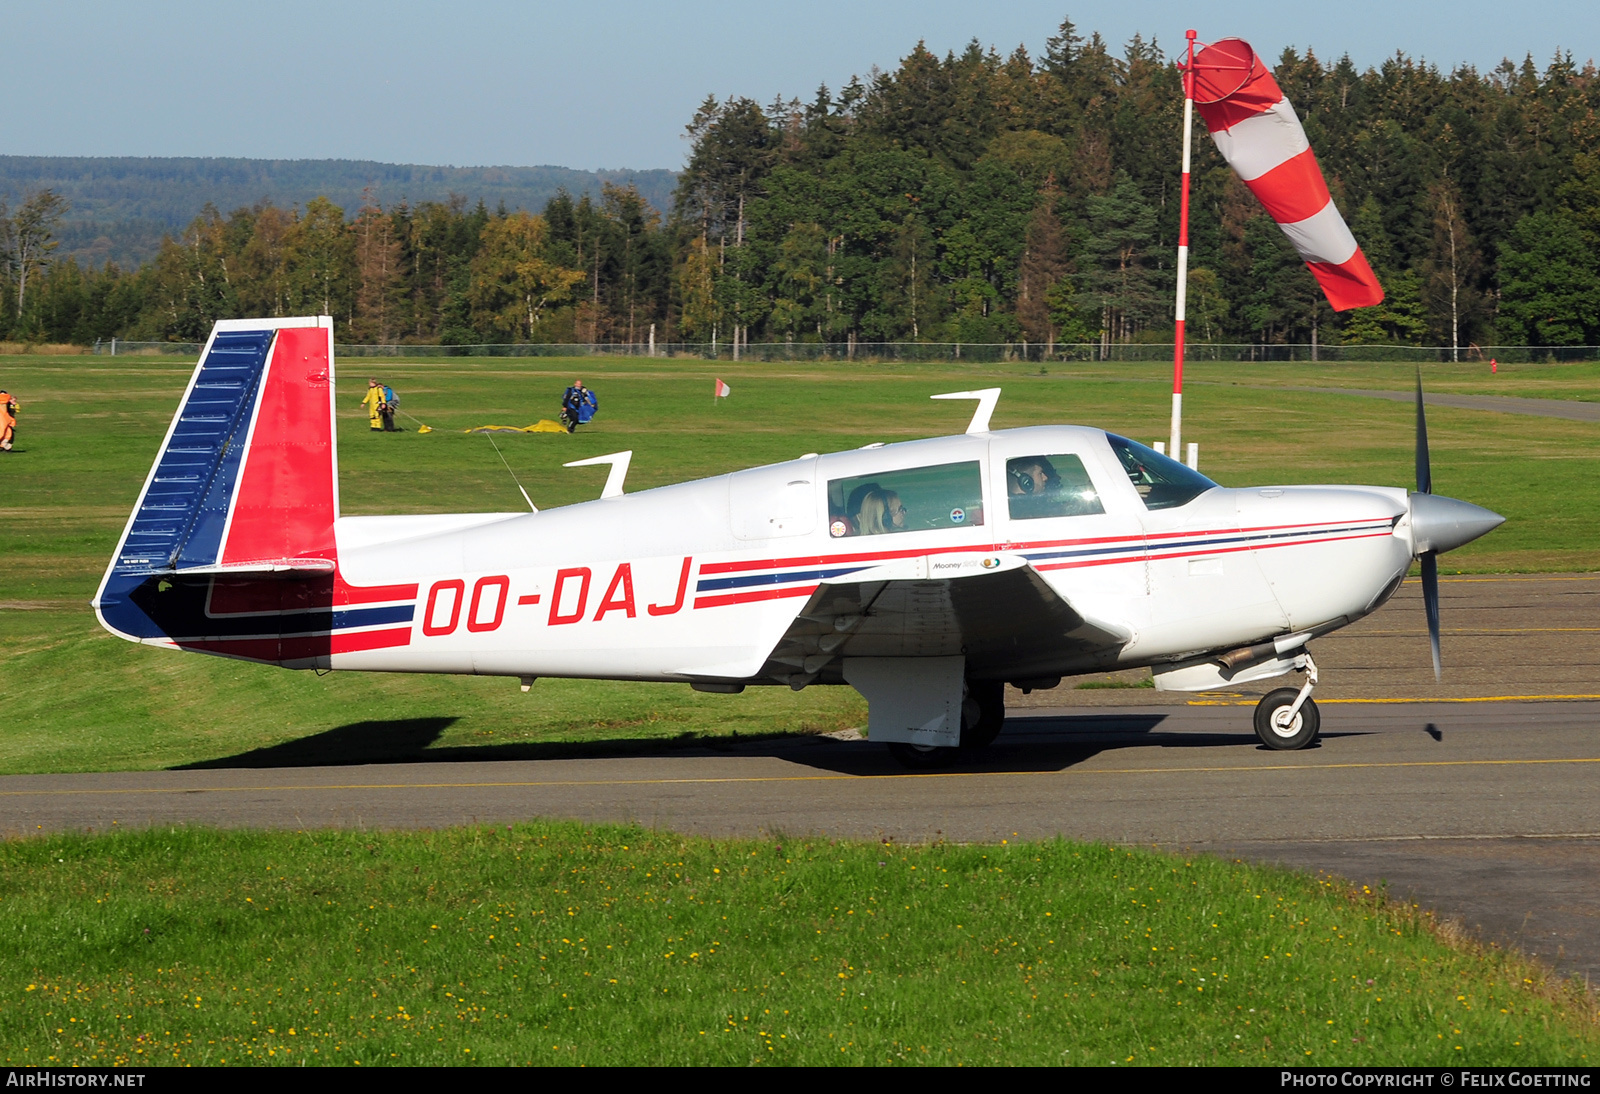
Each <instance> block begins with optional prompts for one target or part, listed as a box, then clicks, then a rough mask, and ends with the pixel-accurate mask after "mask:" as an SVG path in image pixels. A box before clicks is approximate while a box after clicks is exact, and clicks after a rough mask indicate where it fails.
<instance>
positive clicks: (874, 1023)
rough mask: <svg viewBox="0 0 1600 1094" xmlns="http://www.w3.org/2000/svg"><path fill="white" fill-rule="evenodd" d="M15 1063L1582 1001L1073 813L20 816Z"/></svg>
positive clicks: (11, 1005)
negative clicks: (46, 834)
mask: <svg viewBox="0 0 1600 1094" xmlns="http://www.w3.org/2000/svg"><path fill="white" fill-rule="evenodd" d="M0 924H3V925H4V928H5V930H6V932H7V937H8V939H9V940H10V941H9V943H8V945H7V947H6V949H5V952H4V955H3V956H0V1060H3V1061H4V1062H5V1063H7V1064H75V1065H105V1064H136V1065H137V1064H220V1063H228V1064H240V1063H250V1064H284V1065H293V1064H300V1063H345V1064H351V1063H355V1064H363V1065H371V1064H384V1063H399V1064H422V1065H431V1064H461V1063H478V1064H520V1063H560V1064H677V1065H684V1064H734V1065H740V1064H753V1063H773V1064H840V1063H845V1064H900V1063H909V1064H917V1063H940V1064H997V1063H1005V1064H1091V1065H1100V1066H1104V1065H1107V1064H1116V1065H1119V1066H1120V1065H1139V1064H1162V1065H1189V1064H1274V1065H1285V1064H1316V1065H1323V1066H1346V1065H1372V1064H1395V1063H1407V1064H1413V1065H1458V1066H1461V1065H1476V1066H1486V1065H1521V1066H1528V1065H1552V1064H1580V1065H1581V1064H1584V1063H1587V1062H1588V1061H1592V1060H1594V1059H1596V1057H1597V1054H1600V1025H1597V1024H1596V1012H1595V1007H1594V1003H1593V1000H1592V999H1588V998H1585V996H1584V994H1583V992H1582V990H1581V989H1580V988H1577V987H1575V986H1574V987H1573V988H1572V989H1570V990H1569V989H1565V988H1562V987H1559V986H1555V985H1551V984H1547V983H1545V982H1544V981H1543V980H1542V978H1541V974H1540V973H1538V972H1537V971H1535V970H1533V969H1530V968H1528V967H1525V966H1523V965H1521V964H1520V963H1518V962H1517V961H1516V960H1514V959H1510V958H1507V957H1506V956H1505V955H1502V954H1488V955H1477V954H1474V953H1471V952H1469V951H1465V950H1463V949H1460V948H1453V947H1451V946H1449V945H1446V944H1445V943H1443V942H1441V941H1440V940H1439V939H1438V938H1437V937H1436V936H1435V934H1434V933H1433V932H1432V931H1431V930H1430V929H1428V927H1427V925H1426V923H1425V921H1424V920H1422V919H1421V918H1420V917H1419V916H1417V915H1416V914H1415V913H1414V911H1413V910H1411V909H1406V908H1395V907H1392V906H1389V905H1387V904H1385V903H1384V902H1383V901H1382V900H1381V898H1380V896H1379V895H1377V894H1370V893H1366V892H1361V891H1356V892H1350V891H1347V890H1346V888H1345V887H1344V886H1342V885H1340V884H1336V883H1330V882H1319V881H1316V880H1313V879H1310V878H1305V877H1298V876H1294V875H1291V874H1286V873H1281V872H1276V871H1270V870H1263V869H1257V868H1250V867H1245V866H1242V865H1240V864H1237V863H1230V862H1223V861H1221V860H1218V859H1214V858H1194V859H1184V858H1178V857H1173V856H1168V855H1157V854H1151V853H1148V852H1142V851H1132V850H1122V849H1116V848H1108V847H1102V846H1086V845H1081V844H1068V843H1063V842H1049V843H1027V844H1001V845H999V846H966V847H961V846H949V845H942V844H941V845H934V846H923V847H910V848H907V847H897V846H891V845H887V844H882V845H873V844H861V843H839V844H835V843H830V842H827V841H814V840H804V839H799V840H789V839H783V838H778V839H775V840H765V841H728V842H710V841H706V840H696V839H681V838H679V837H676V836H671V835H667V834H662V833H657V832H648V831H642V830H638V829H621V828H599V829H583V828H579V827H578V826H576V825H563V824H532V825H522V826H518V827H515V828H504V829H490V828H477V829H456V830H451V831H445V832H434V833H411V834H402V833H363V832H321V833H299V834H296V833H215V832H203V831H163V830H155V831H145V832H137V833H132V832H130V833H116V834H112V835H101V836H54V837H50V838H48V839H34V840H27V841H13V842H10V843H6V844H3V845H0Z"/></svg>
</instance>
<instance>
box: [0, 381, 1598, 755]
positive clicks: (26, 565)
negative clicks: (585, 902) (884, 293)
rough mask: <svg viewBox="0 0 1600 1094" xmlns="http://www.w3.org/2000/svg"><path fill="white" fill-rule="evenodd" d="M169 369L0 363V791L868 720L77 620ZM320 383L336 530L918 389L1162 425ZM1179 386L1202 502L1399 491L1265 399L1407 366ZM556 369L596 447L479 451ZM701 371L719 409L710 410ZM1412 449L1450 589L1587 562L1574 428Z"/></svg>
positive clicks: (167, 404)
mask: <svg viewBox="0 0 1600 1094" xmlns="http://www.w3.org/2000/svg"><path fill="white" fill-rule="evenodd" d="M192 368H193V364H192V362H190V361H176V360H174V361H166V360H158V359H152V358H131V359H119V360H116V361H112V360H110V359H108V358H104V357H96V358H82V357H80V358H61V357H53V358H50V357H36V358H24V357H8V358H5V359H3V360H0V386H5V387H7V388H8V389H10V390H11V391H13V392H15V393H16V394H17V396H18V398H19V399H20V400H21V403H22V409H21V414H20V424H21V432H20V441H21V443H20V445H19V451H17V452H15V453H12V454H10V455H6V456H3V457H0V497H3V498H4V502H3V505H4V521H3V524H0V560H3V573H4V584H3V587H0V654H3V656H4V658H5V665H6V670H5V676H6V687H5V694H6V706H5V710H6V718H5V723H6V732H5V733H3V734H0V771H5V772H38V771H78V770H95V769H98V770H104V769H131V768H150V767H166V766H174V765H181V764H194V763H224V762H226V763H255V762H272V763H285V762H361V761H367V760H376V759H393V758H402V757H406V756H415V755H426V756H429V757H437V758H445V757H459V756H482V757H484V758H489V757H495V756H511V755H521V756H528V755H551V754H558V753H563V752H564V753H565V754H571V753H572V752H573V751H574V750H580V751H581V750H584V749H593V748H596V747H610V748H629V749H636V748H640V747H671V745H672V743H673V742H674V741H680V740H691V741H700V740H704V739H705V738H707V737H711V738H715V737H718V736H723V735H728V734H733V733H739V734H774V733H777V734H782V733H797V732H798V733H805V732H816V731H819V730H821V731H829V730H835V729H841V728H844V727H847V726H854V725H860V724H862V723H863V722H864V715H865V711H864V706H863V704H862V703H861V701H860V700H859V698H858V697H857V696H856V695H855V693H854V692H853V691H851V690H849V689H843V688H812V689H807V690H806V691H805V692H802V693H800V694H794V693H792V692H789V691H788V690H787V689H772V688H756V689H751V690H749V691H747V692H746V693H745V694H743V695H739V696H717V695H700V694H698V693H695V692H692V691H690V690H689V689H688V688H686V687H683V686H681V685H649V684H613V683H604V682H584V681H555V680H541V681H540V682H539V683H538V685H537V686H536V687H535V688H534V689H533V691H532V692H531V693H529V694H527V695H523V694H521V693H520V691H519V690H518V688H517V686H516V683H515V681H512V680H505V679H493V678H460V677H439V678H436V677H409V676H367V675H362V674H357V673H337V672H336V673H333V674H331V675H328V676H325V677H321V678H319V677H316V676H314V675H312V674H309V673H290V672H285V671H283V670H280V669H273V668H266V667H262V666H257V665H249V664H244V663H240V662H231V661H224V660H220V659H214V658H206V657H196V656H183V655H178V654H174V653H171V652H168V651H161V650H151V649H143V648H140V647H137V646H134V645H131V644H128V643H125V642H123V641H121V640H118V639H116V638H113V637H111V636H110V635H108V634H106V633H105V632H104V631H103V630H101V628H100V627H99V626H98V624H97V623H96V622H95V620H94V617H93V613H92V611H91V610H90V609H89V608H88V601H89V599H90V598H91V597H92V595H93V593H94V590H95V587H96V585H97V584H98V581H99V578H100V575H101V573H102V572H103V570H104V567H105V565H106V562H107V560H108V559H109V558H110V555H111V552H112V549H113V548H114V546H115V543H116V539H117V536H118V535H119V534H120V532H121V529H122V527H123V525H124V523H125V522H126V520H127V516H128V513H129V511H130V510H131V508H132V506H133V503H134V501H135V499H136V498H137V496H138V492H139V488H140V486H141V484H142V483H143V481H144V478H145V475H146V474H147V472H148V470H149V467H150V464H151V462H152V461H153V459H154V456H155V452H156V449H157V447H158V446H159V444H160V440H161V437H162V436H163V434H164V432H165V430H166V428H167V425H168V423H169V422H170V420H171V417H172V414H173V411H174V409H175V408H176V405H177V401H178V399H179V397H180V395H181V393H182V391H183V388H184V385H185V383H186V382H187V380H188V377H189V374H190V372H191V371H192ZM1514 368H1515V369H1516V370H1518V371H1517V372H1516V373H1515V375H1518V376H1522V377H1524V378H1526V380H1527V382H1528V383H1531V384H1535V385H1537V384H1553V385H1558V386H1559V385H1566V387H1563V388H1561V389H1562V390H1567V389H1569V388H1570V387H1571V385H1572V383H1573V382H1574V381H1573V379H1572V378H1573V377H1575V376H1577V377H1579V378H1580V380H1581V379H1582V378H1583V377H1592V375H1593V369H1592V368H1591V367H1590V366H1576V365H1559V366H1514ZM1478 372H1482V370H1481V369H1477V367H1476V366H1470V367H1469V366H1464V365H1463V366H1430V369H1429V371H1428V373H1427V379H1428V383H1429V385H1430V387H1440V388H1444V387H1447V386H1450V385H1455V386H1456V387H1459V388H1460V389H1462V390H1466V389H1468V388H1469V387H1471V385H1472V384H1474V383H1477V382H1478V381H1479V380H1482V381H1485V382H1486V381H1487V379H1488V378H1487V374H1484V375H1483V376H1477V379H1474V376H1476V373H1478ZM373 374H378V375H380V376H381V378H382V379H385V380H386V381H388V382H389V383H390V384H391V385H392V386H394V387H395V388H396V389H397V390H398V391H399V392H400V394H401V396H402V403H401V407H402V410H403V411H404V412H405V415H411V416H414V417H415V418H416V419H420V420H421V421H425V422H427V423H429V424H430V425H431V426H433V428H434V432H432V433H429V434H419V433H417V432H415V425H416V423H415V422H414V421H412V420H411V419H410V418H408V417H406V416H404V415H403V416H402V417H401V422H402V423H404V424H406V425H407V426H408V432H405V433H400V434H387V435H385V434H372V433H371V432H370V430H369V429H368V428H367V423H366V418H365V415H364V412H363V411H362V410H360V409H359V408H358V406H357V402H358V399H359V397H360V394H361V392H362V391H363V390H364V389H365V386H366V377H367V376H368V375H373ZM340 375H341V377H342V379H341V383H340V388H339V390H340V393H341V394H340V400H339V403H340V408H341V409H340V419H339V444H340V461H341V480H340V485H341V496H342V504H343V511H344V512H346V513H352V514H374V513H408V512H417V513H421V512H452V511H454V512H460V511H469V512H470V511H517V510H519V509H520V508H521V507H522V505H523V503H522V500H521V497H520V495H519V494H518V493H517V489H516V485H515V483H514V482H513V481H512V477H511V474H509V473H508V471H507V466H506V465H507V464H509V465H510V468H511V469H512V470H513V471H514V472H515V474H516V476H517V477H518V478H519V479H520V480H521V481H522V483H523V485H524V486H526V488H527V489H528V492H529V494H530V495H531V496H532V497H533V499H534V500H535V502H536V503H537V504H538V505H540V506H541V507H542V508H544V507H550V506H555V505H563V504H570V503H573V502H577V501H582V500H585V499H588V498H592V497H594V496H595V495H596V494H598V492H599V489H600V486H601V484H602V483H603V481H604V476H605V473H606V469H605V468H603V467H600V468H575V469H565V468H563V467H562V466H561V465H562V464H563V463H564V462H567V461H570V460H574V459H580V458H583V457H586V456H593V455H599V454H603V453H607V452H614V451H617V450H619V449H623V448H628V449H632V450H633V452H634V457H633V465H632V469H631V470H630V472H629V476H628V488H629V489H631V490H640V489H645V488H648V487H651V486H658V485H663V484H666V483H672V482H680V481H684V480H688V479H694V478H698V477H701V476H705V475H713V474H720V473H722V472H725V471H729V470H733V469H737V468H741V467H749V466H754V465H758V464H762V463H769V462H773V461H778V460H783V459H788V458H792V457H794V456H797V455H800V454H801V453H803V452H819V451H820V452H827V451H834V450H840V449H846V448H853V447H856V446H859V445H862V444H867V443H870V442H874V441H889V442H892V441H897V440H905V439H911V438H916V437H927V436H938V435H941V434H947V433H952V432H958V431H960V430H961V429H962V428H964V426H965V423H966V419H967V415H968V414H969V413H970V407H971V404H968V403H944V402H932V401H930V400H929V399H928V396H929V395H930V394H934V393H936V392H941V391H952V390H961V389H964V388H973V387H983V386H992V385H999V386H1002V387H1004V389H1005V393H1004V395H1003V396H1002V398H1001V401H1000V404H999V407H998V409H997V411H996V413H995V417H994V425H995V426H996V427H997V428H1006V427H1011V426H1022V425H1034V424H1040V423H1048V422H1080V423H1089V424H1094V425H1100V426H1104V427H1106V428H1109V429H1113V430H1116V431H1119V432H1123V433H1126V434H1128V435H1129V436H1132V437H1135V438H1138V439H1142V440H1146V441H1151V440H1155V439H1158V438H1161V437H1163V436H1164V435H1165V433H1166V430H1167V419H1168V412H1169V405H1170V396H1169V388H1168V381H1167V376H1168V370H1167V367H1166V366H1164V365H1106V364H1098V365H1067V366H1062V365H1049V366H1045V367H1044V368H1041V367H1040V366H1038V365H1027V364H1022V363H1014V364H1006V365H982V366H970V367H962V368H956V367H953V366H951V365H942V364H931V365H930V364H918V365H886V364H855V365H849V364H843V363H837V362H835V363H804V362H801V363H792V364H743V363H741V364H733V363H731V362H726V361H723V362H707V361H692V360H685V361H678V360H671V361H666V360H656V361H652V360H644V359H637V358H634V359H628V358H609V359H606V358H602V359H583V360H550V359H537V358H530V359H514V360H506V359H498V360H471V359H453V360H441V361H430V362H416V361H412V362H408V363H382V364H380V363H374V362H370V361H366V360H358V361H352V362H347V363H345V364H343V365H342V366H341V368H340ZM1188 375H1189V378H1190V381H1191V386H1190V388H1189V394H1188V396H1187V400H1186V429H1185V433H1186V436H1187V437H1188V438H1189V439H1192V440H1198V441H1199V442H1200V445H1201V466H1202V468H1203V469H1204V470H1205V471H1206V472H1207V473H1208V474H1210V475H1212V476H1213V477H1215V478H1216V479H1217V480H1218V481H1220V482H1222V483H1224V484H1225V485H1246V484H1265V483H1296V482H1357V483H1377V484H1385V485H1394V486H1407V485H1410V476H1411V473H1412V458H1413V457H1412V411H1411V409H1410V408H1409V407H1407V406H1406V405H1404V404H1399V403H1391V402H1386V401H1382V400H1375V399H1366V398H1359V397H1353V396H1341V395H1327V394H1316V393H1307V392H1299V391H1291V390H1285V389H1283V387H1282V386H1281V385H1283V384H1288V383H1293V384H1297V385H1301V386H1329V385H1334V384H1337V383H1341V382H1342V383H1346V384H1353V385H1354V386H1367V387H1402V388H1403V387H1405V386H1407V385H1409V384H1410V383H1411V382H1412V377H1413V375H1414V371H1413V370H1411V369H1410V368H1408V367H1407V366H1402V365H1368V366H1353V365H1338V366H1326V365H1324V366H1306V365H1270V366H1269V365H1242V364H1241V365H1218V364H1199V365H1194V366H1191V368H1190V370H1189V373H1188ZM577 376H582V377H583V378H584V379H585V381H586V382H588V383H589V384H590V385H591V386H592V387H594V388H596V389H597V390H598V392H599V395H600V401H601V412H600V415H599V417H598V418H597V419H596V421H595V423H594V424H593V426H592V427H589V428H586V429H584V430H581V431H580V432H578V433H577V434H575V435H572V436H568V435H565V434H502V435H499V436H498V437H496V438H495V442H494V443H493V444H492V443H491V441H490V439H489V438H488V437H486V436H484V435H480V434H467V433H464V432H462V431H463V430H466V429H468V428H471V427H473V426H478V425H485V424H491V423H492V424H505V425H518V426H522V425H527V424H530V423H531V422H534V421H537V420H538V419H540V418H547V417H552V416H553V415H554V411H555V408H556V403H557V400H558V399H559V395H560V392H561V390H562V389H563V388H564V387H565V386H566V385H567V384H569V383H570V382H571V381H572V380H573V378H574V377H577ZM719 376H720V377H721V378H723V379H725V380H726V381H727V382H728V383H730V384H731V385H732V387H733V396H732V397H731V398H729V399H726V400H721V401H718V402H715V403H713V400H712V397H711V392H712V382H713V379H714V378H716V377H719ZM1506 378H1508V377H1507V374H1502V376H1501V377H1499V378H1498V379H1506ZM1474 390H1476V389H1475V388H1474ZM1552 390H1554V389H1552ZM1527 393H1528V394H1550V391H1546V390H1545V389H1543V388H1536V389H1532V390H1529V391H1527ZM1429 430H1430V439H1431V442H1432V457H1433V474H1434V483H1435V488H1436V489H1437V490H1438V491H1439V492H1441V493H1445V494H1449V495H1452V496H1455V497H1460V498H1464V499H1467V500H1469V501H1473V502H1476V503H1479V504H1482V505H1487V506H1489V507H1490V508H1493V509H1495V510H1497V511H1498V512H1500V513H1502V514H1504V515H1505V516H1506V517H1507V523H1506V525H1505V526H1503V527H1502V528H1500V529H1498V530H1497V531H1495V532H1494V533H1493V534H1492V535H1490V536H1488V537H1485V538H1484V539H1482V540H1479V541H1478V542H1476V543H1473V544H1471V545H1469V546H1467V547H1465V548H1463V549H1461V550H1460V551H1457V552H1454V553H1452V554H1450V555H1449V556H1447V557H1446V558H1445V560H1444V568H1445V570H1446V572H1451V571H1461V572H1475V571H1494V570H1521V571H1538V570H1557V571H1559V570H1575V569H1593V568H1596V567H1600V505H1597V504H1596V501H1597V489H1596V485H1595V478H1594V475H1593V467H1594V466H1595V464H1594V461H1595V459H1596V457H1597V456H1600V431H1597V430H1596V429H1595V427H1594V426H1592V425H1590V424H1586V423H1581V422H1566V421H1560V420H1556V419H1548V418H1533V417H1524V416H1516V415H1508V414H1492V413H1484V412H1475V411H1463V410H1452V409H1448V408H1433V409H1431V410H1430V411H1429ZM495 444H498V446H499V451H498V453H497V452H496V448H495ZM502 456H503V457H504V460H505V463H502V460H501V458H502ZM603 742H609V744H603ZM268 749H271V750H274V751H272V752H263V750H268ZM286 749H287V751H285V750H286Z"/></svg>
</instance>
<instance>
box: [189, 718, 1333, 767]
mask: <svg viewBox="0 0 1600 1094" xmlns="http://www.w3.org/2000/svg"><path fill="white" fill-rule="evenodd" d="M1166 719H1167V715H1165V714H1149V713H1139V714H1073V715H1050V716H1042V717H1041V716H1034V717H1027V716H1021V717H1018V716H1013V717H1011V718H1009V719H1007V720H1006V725H1005V729H1004V730H1003V731H1002V732H1001V734H1000V737H999V738H998V739H997V740H996V741H995V743H994V744H993V745H991V746H990V747H989V748H988V749H985V750H984V751H982V752H979V753H975V754H974V755H972V756H971V757H967V756H961V757H959V758H958V759H957V760H956V762H955V764H954V765H953V766H952V767H949V768H945V769H944V770H956V771H961V770H966V771H1061V770H1065V769H1066V768H1069V767H1074V766H1076V765H1078V764H1080V763H1083V762H1084V761H1086V760H1088V759H1090V758H1091V757H1094V756H1096V755H1099V754H1100V753H1102V752H1109V751H1115V750H1121V749H1144V748H1205V747H1210V748H1216V747H1234V748H1251V749H1261V748H1262V747H1263V746H1262V745H1261V744H1260V742H1259V741H1258V740H1257V739H1256V736H1255V735H1254V734H1253V733H1246V732H1238V733H1197V732H1193V731H1190V732H1171V731H1166V732H1163V731H1162V730H1161V728H1160V727H1161V724H1162V723H1163V722H1164V721H1166ZM457 721H459V719H457V718H454V717H433V718H398V719H390V720H373V721H364V722H352V723H350V724H349V725H343V726H337V727H335V728H333V729H330V730H326V731H324V732H322V733H316V734H312V735H311V736H309V737H302V738H299V739H298V740H293V741H285V742H283V743H282V744H277V745H272V746H270V747H267V748H258V749H252V750H251V751H249V752H241V753H239V754H237V755H234V756H224V757H219V758H217V759H214V760H202V761H200V762H198V763H192V764H184V765H182V766H180V767H179V768H177V769H176V770H189V771H196V770H208V769H220V768H280V767H346V766H353V765H358V764H392V763H464V762H495V761H511V760H575V759H629V758H642V757H653V756H663V755H680V756H688V755H701V756H714V755H727V756H732V755H739V756H771V757H774V758H776V759H783V760H788V761H790V762H793V763H799V764H804V765H806V766H807V767H813V768H819V769H822V770H826V771H833V772H837V773H839V774H849V775H862V776H875V775H899V774H904V773H905V768H904V767H902V766H901V765H900V764H899V762H898V761H896V760H895V759H893V758H892V757H891V756H890V755H889V754H888V752H887V751H886V750H885V749H883V748H882V747H880V746H878V745H874V744H872V743H871V742H870V741H843V740H839V739H837V738H834V737H828V736H818V735H813V734H771V735H762V736H715V737H711V736H699V735H694V734H684V735H682V736H680V737H644V738H612V739H608V740H600V741H527V742H517V743H507V744H493V745H459V746H452V747H446V748H436V747H432V746H433V745H434V743H435V742H436V741H438V740H439V738H440V737H442V736H443V735H444V732H445V730H447V729H449V728H450V727H451V726H452V725H454V724H455V723H456V722H457ZM1334 736H1343V735H1342V734H1338V735H1334ZM1313 747H1315V746H1313Z"/></svg>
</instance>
